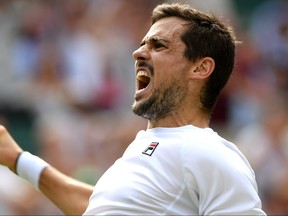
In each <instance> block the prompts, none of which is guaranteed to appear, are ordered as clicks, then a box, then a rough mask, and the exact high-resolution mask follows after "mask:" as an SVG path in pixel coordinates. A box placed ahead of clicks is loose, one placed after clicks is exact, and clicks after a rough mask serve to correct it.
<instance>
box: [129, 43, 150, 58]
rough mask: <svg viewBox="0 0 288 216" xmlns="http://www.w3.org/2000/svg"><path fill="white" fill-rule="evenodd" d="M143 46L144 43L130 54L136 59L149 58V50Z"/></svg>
mask: <svg viewBox="0 0 288 216" xmlns="http://www.w3.org/2000/svg"><path fill="white" fill-rule="evenodd" d="M145 47H146V46H145V45H144V46H141V47H139V48H138V49H137V50H135V51H134V52H133V54H132V56H133V58H134V59H135V60H136V61H147V60H149V58H150V54H149V51H148V50H147V48H145Z"/></svg>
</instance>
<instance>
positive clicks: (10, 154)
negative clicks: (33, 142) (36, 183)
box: [0, 125, 23, 173]
mask: <svg viewBox="0 0 288 216" xmlns="http://www.w3.org/2000/svg"><path fill="white" fill-rule="evenodd" d="M22 151H23V150H22V149H21V148H20V146H19V145H18V144H17V143H16V142H15V141H14V139H13V138H12V137H11V135H10V134H9V132H8V131H7V130H6V128H5V127H4V126H2V125H0V165H4V166H7V167H8V168H9V169H10V170H11V171H13V172H14V173H15V172H16V160H17V157H18V156H19V154H20V153H21V152H22Z"/></svg>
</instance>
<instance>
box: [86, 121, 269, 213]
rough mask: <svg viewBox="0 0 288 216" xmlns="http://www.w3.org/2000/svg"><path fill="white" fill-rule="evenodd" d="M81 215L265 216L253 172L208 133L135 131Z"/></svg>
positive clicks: (194, 129) (229, 145)
mask: <svg viewBox="0 0 288 216" xmlns="http://www.w3.org/2000/svg"><path fill="white" fill-rule="evenodd" d="M85 214H86V215H93V214H96V215H99V214H105V215H143V214H149V215H151V214H161V215H163V214H166V215H236V214H238V215H245V214H246V215H265V213H264V212H263V211H262V210H261V201H260V199H259V197H258V194H257V185H256V182H255V177H254V172H253V170H252V169H251V167H250V165H249V163H248V161H247V160H246V158H245V157H244V156H243V155H242V154H241V153H240V151H239V150H238V149H237V147H236V146H235V145H234V144H232V143H230V142H228V141H226V140H224V139H223V138H221V137H220V136H219V135H218V134H217V133H215V132H214V131H213V130H212V129H210V128H205V129H201V128H197V127H194V126H191V125H189V126H183V127H178V128H154V129H148V130H146V131H140V132H139V133H138V134H137V136H136V139H135V140H134V141H133V142H132V143H131V144H130V146H129V147H128V148H127V150H126V151H125V153H124V154H123V156H122V157H121V158H120V159H118V160H117V161H116V162H115V163H114V164H113V165H112V166H111V167H110V168H109V169H108V170H107V172H106V173H104V175H103V176H102V177H101V178H100V180H99V181H98V183H97V184H96V186H95V188H94V192H93V194H92V195H91V197H90V202H89V206H88V208H87V210H86V212H85Z"/></svg>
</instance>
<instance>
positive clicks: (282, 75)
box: [0, 0, 288, 215]
mask: <svg viewBox="0 0 288 216" xmlns="http://www.w3.org/2000/svg"><path fill="white" fill-rule="evenodd" d="M162 2H164V1H163V0H133V1H131V0H61V1H57V0H29V1H25V0H1V1H0V27H1V28H0V65H1V67H0V123H1V124H4V125H5V126H6V127H7V128H8V129H9V130H10V131H11V133H12V135H13V137H15V139H16V141H17V142H18V143H19V144H20V145H21V146H22V148H24V149H25V150H29V151H31V152H32V153H34V154H37V155H39V156H41V157H42V158H44V159H45V160H46V161H47V162H49V163H50V164H51V165H53V166H55V167H57V168H58V169H60V170H61V171H63V172H64V173H66V174H68V175H71V176H74V177H75V178H78V179H80V180H83V181H85V182H87V183H91V184H94V183H95V182H97V179H98V178H99V177H100V176H101V174H102V173H103V171H105V169H107V168H108V167H109V166H110V165H111V164H112V163H113V162H114V161H115V159H117V158H118V157H120V156H121V154H122V153H123V151H124V150H125V148H126V147H127V145H129V143H130V142H131V140H133V138H134V136H135V134H136V132H137V131H139V130H141V129H145V127H146V122H145V120H143V119H141V118H139V117H136V116H135V115H134V114H132V112H131V109H130V107H131V104H132V101H133V94H134V90H135V87H134V86H135V72H134V60H133V58H132V56H131V54H132V52H133V51H134V50H135V49H136V48H137V47H139V43H140V41H141V39H142V37H143V36H144V35H145V33H146V31H147V30H148V28H149V26H150V15H151V11H152V9H153V8H154V7H155V6H156V5H157V4H159V3H162ZM165 2H182V3H189V4H191V5H192V6H193V7H195V8H197V9H201V10H204V11H207V12H209V11H212V12H213V13H215V14H217V15H219V16H221V17H223V18H224V19H225V20H229V23H230V24H231V25H232V26H233V27H234V28H235V31H236V34H237V37H238V40H240V41H241V42H242V43H240V44H239V45H238V49H237V61H236V67H235V71H234V73H233V75H232V78H231V80H230V82H229V83H228V86H227V87H226V89H225V90H224V91H223V93H222V95H221V97H220V98H219V103H218V105H217V107H216V109H215V112H214V114H213V116H212V119H211V126H212V127H213V128H214V129H215V130H216V131H218V132H219V134H220V135H222V136H224V137H226V138H228V139H229V140H231V141H232V142H234V143H235V144H236V145H237V146H238V147H239V148H240V149H241V150H242V152H243V153H244V154H245V155H246V157H247V158H248V160H249V161H250V163H251V166H252V167H253V169H254V170H255V174H256V179H257V182H258V187H259V194H260V196H261V199H262V200H263V208H264V210H265V211H266V212H267V213H268V214H282V215H284V214H288V112H287V110H288V109H287V108H288V13H287V11H288V1H285V0H262V1H260V0H253V1H252V0H251V1H249V2H248V1H241V0H233V1H232V0H231V1H230V0H209V1H208V0H207V1H202V0H190V1H189V0H185V1H171V0H170V1H165ZM7 214H28V215H31V214H38V215H39V214H50V215H51V214H58V215H59V214H62V213H61V212H60V211H59V210H58V209H57V208H56V207H55V206H54V205H53V204H52V203H50V201H48V200H47V199H46V198H45V197H44V196H43V195H41V194H40V193H38V192H35V191H34V190H33V189H32V188H31V187H30V186H29V185H28V184H27V183H26V182H25V181H23V180H21V179H19V178H17V177H16V176H15V175H14V174H12V173H9V171H8V170H7V169H6V168H4V167H0V215H7Z"/></svg>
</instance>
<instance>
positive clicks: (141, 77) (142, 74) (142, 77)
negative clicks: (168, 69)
mask: <svg viewBox="0 0 288 216" xmlns="http://www.w3.org/2000/svg"><path fill="white" fill-rule="evenodd" d="M136 79H137V89H138V90H141V89H145V88H146V87H147V86H148V85H149V83H150V76H149V73H148V72H146V71H142V70H141V71H139V72H138V73H137V76H136Z"/></svg>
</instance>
